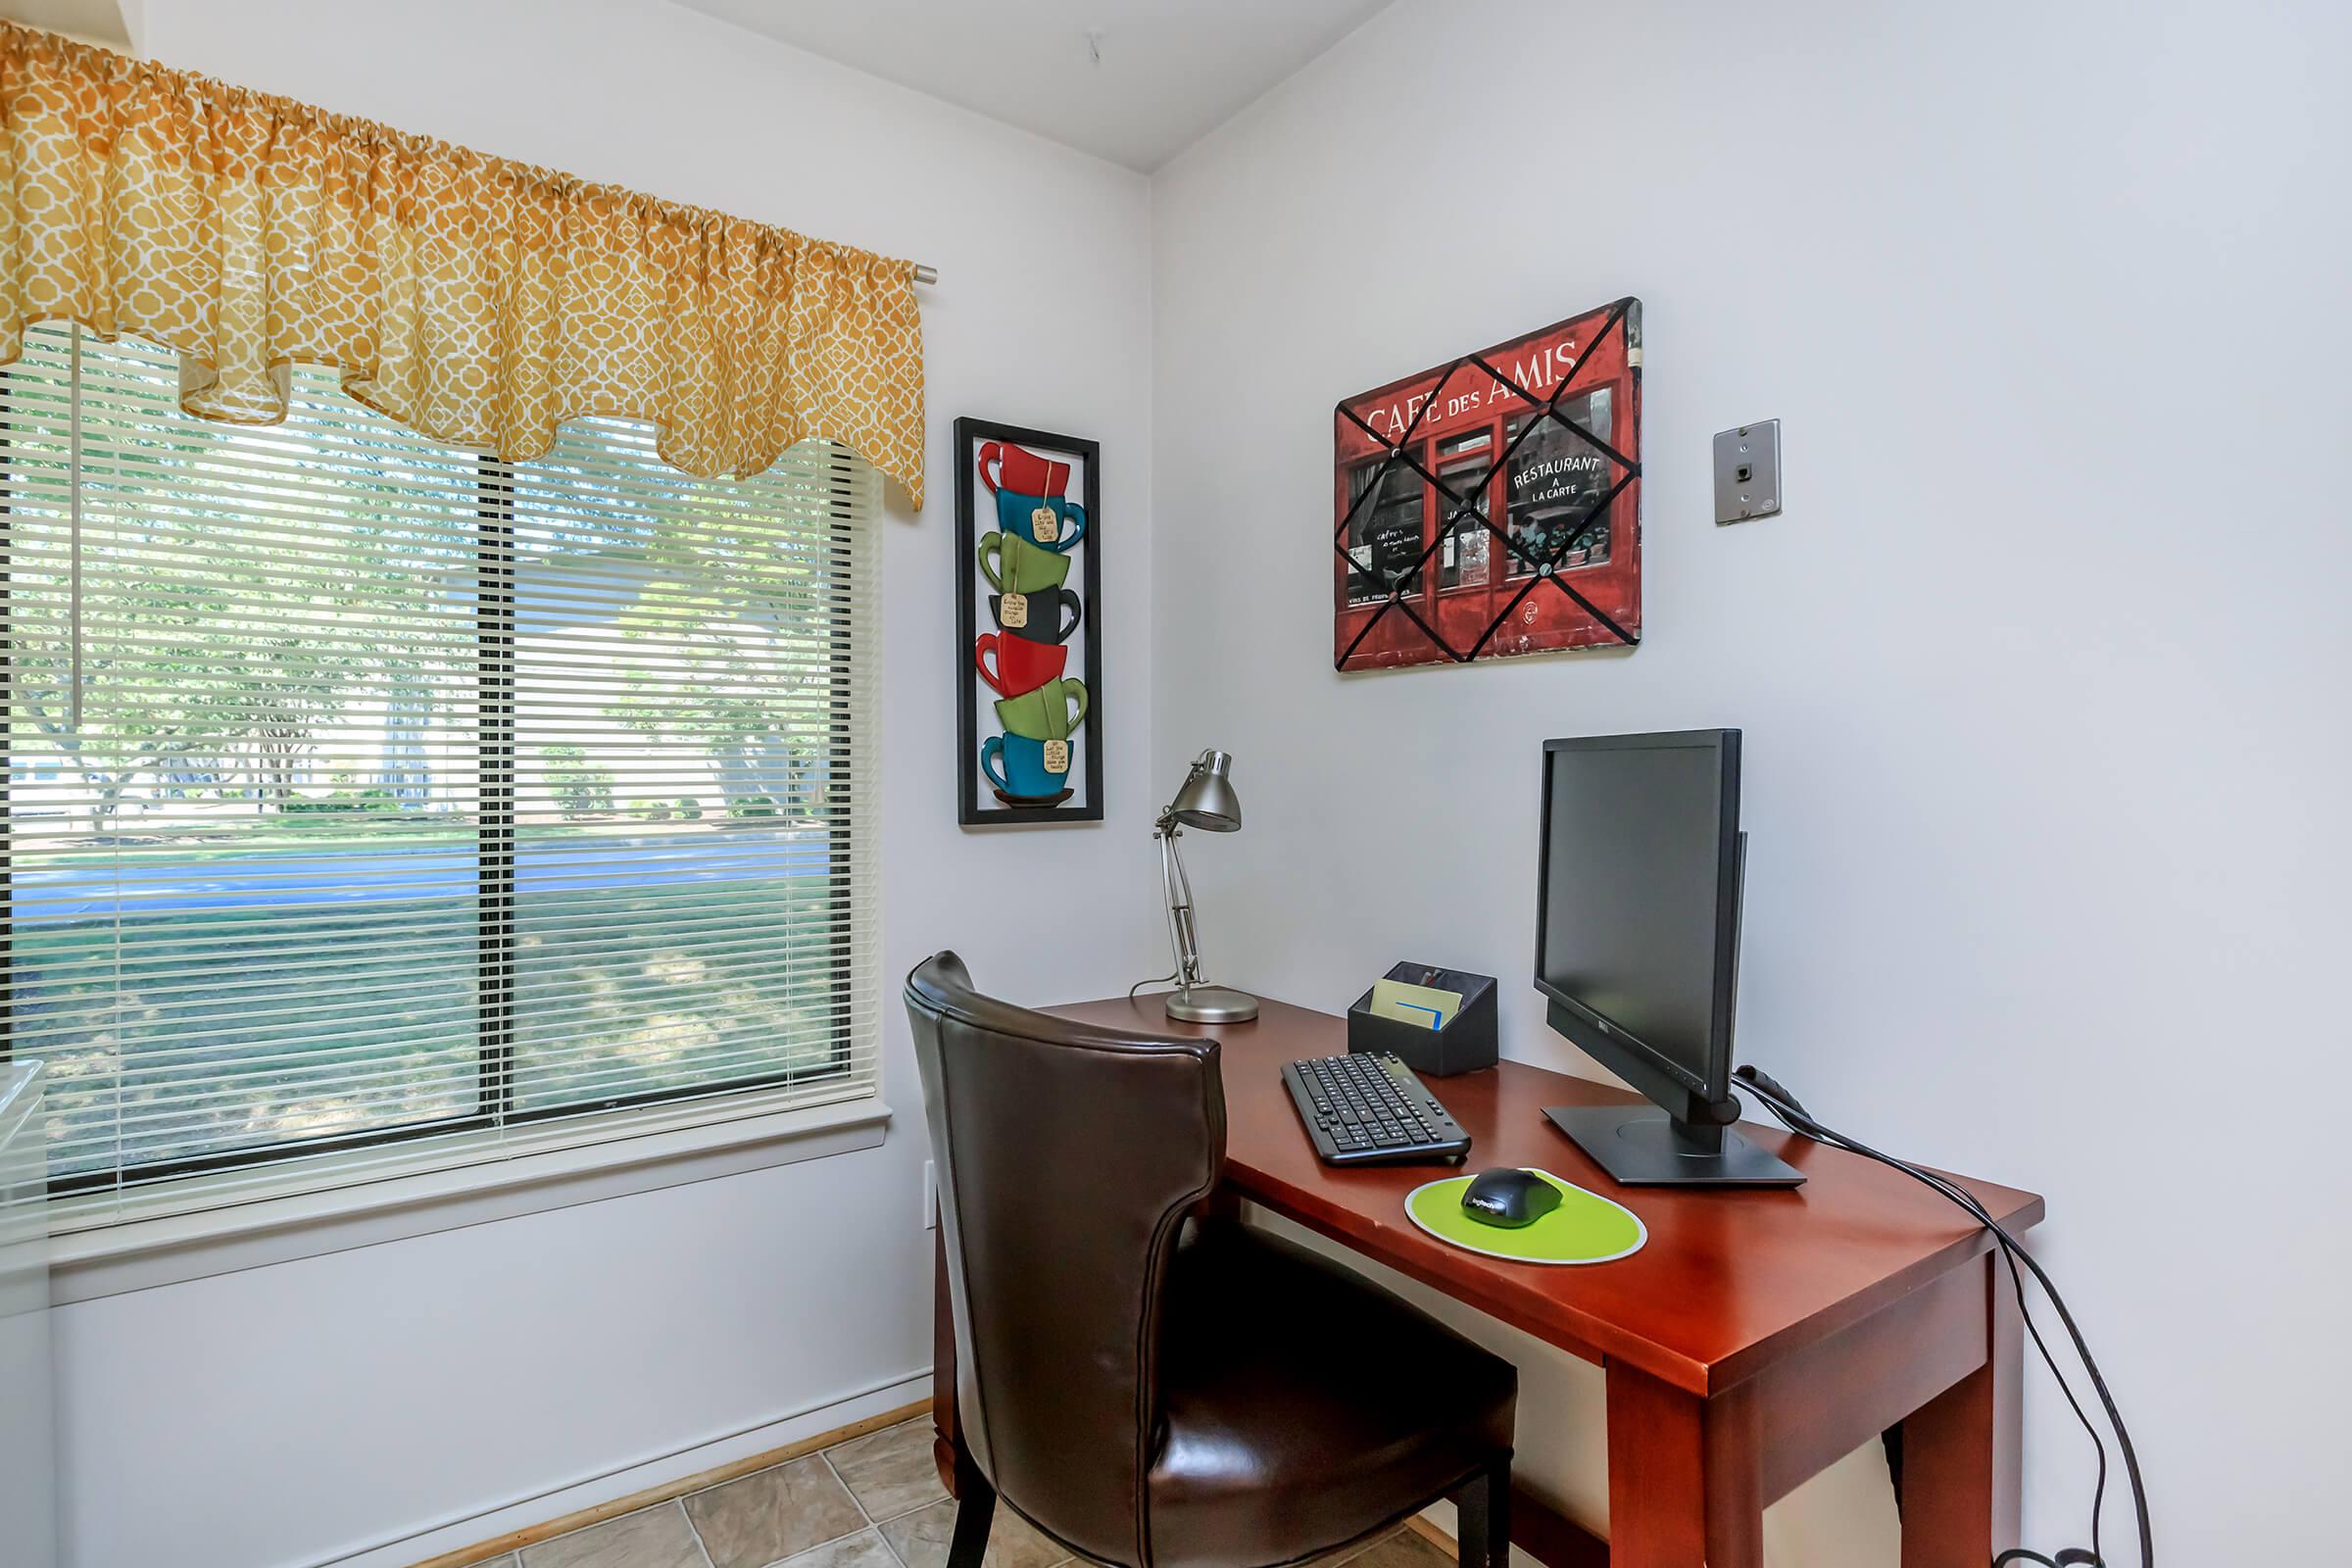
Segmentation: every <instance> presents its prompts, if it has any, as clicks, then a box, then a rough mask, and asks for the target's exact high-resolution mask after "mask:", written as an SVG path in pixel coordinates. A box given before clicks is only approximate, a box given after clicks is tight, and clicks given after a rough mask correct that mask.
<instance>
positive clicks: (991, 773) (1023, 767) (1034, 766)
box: [980, 735, 1070, 801]
mask: <svg viewBox="0 0 2352 1568" xmlns="http://www.w3.org/2000/svg"><path fill="white" fill-rule="evenodd" d="M980 771H981V772H983V773H985V774H987V775H988V781H989V782H990V783H991V784H994V785H995V786H996V787H997V788H998V789H999V790H1001V791H1002V792H1004V794H1005V796H1006V797H1007V798H1008V799H1011V800H1031V801H1044V800H1052V799H1054V797H1055V796H1057V795H1059V794H1060V793H1061V792H1062V791H1063V790H1064V789H1065V788H1067V787H1068V785H1069V781H1070V743H1069V742H1068V741H1066V740H1059V741H1041V740H1032V739H1031V738H1030V737H1028V736H1026V735H991V736H990V737H989V738H988V739H986V740H984V741H982V742H981V743H980Z"/></svg>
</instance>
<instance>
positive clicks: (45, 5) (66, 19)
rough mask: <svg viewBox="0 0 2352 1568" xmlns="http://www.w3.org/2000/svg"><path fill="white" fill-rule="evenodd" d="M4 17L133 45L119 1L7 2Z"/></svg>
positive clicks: (94, 39)
mask: <svg viewBox="0 0 2352 1568" xmlns="http://www.w3.org/2000/svg"><path fill="white" fill-rule="evenodd" d="M0 17H6V18H8V20H9V21H11V22H22V23H25V24H26V25H29V26H34V27H40V28H43V29H45V30H47V31H49V32H63V33H69V34H71V35H72V36H73V37H76V38H84V39H87V40H89V41H90V42H91V43H109V44H114V45H115V46H117V47H118V48H120V47H122V46H123V45H124V44H127V43H129V42H130V33H129V30H128V29H127V28H125V27H124V26H123V7H122V6H121V5H120V4H119V3H118V0H5V3H0Z"/></svg>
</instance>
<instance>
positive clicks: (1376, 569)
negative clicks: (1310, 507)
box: [1345, 459, 1423, 605]
mask: <svg viewBox="0 0 2352 1568" xmlns="http://www.w3.org/2000/svg"><path fill="white" fill-rule="evenodd" d="M1375 485H1378V486H1379V493H1378V494H1377V495H1374V496H1373V497H1372V498H1371V499H1370V500H1366V499H1365V492H1366V491H1368V490H1370V489H1372V487H1373V486H1375ZM1421 491H1422V485H1421V476H1420V475H1419V474H1417V473H1415V472H1414V471H1413V470H1412V469H1411V468H1408V467H1406V466H1404V465H1403V464H1401V463H1397V464H1390V463H1389V462H1388V461H1387V460H1386V459H1382V460H1381V461H1379V462H1375V463H1367V464H1364V465H1362V466H1358V467H1356V468H1355V469H1353V470H1352V471H1350V472H1349V474H1348V502H1349V504H1350V505H1351V506H1352V507H1353V509H1354V510H1353V511H1352V512H1351V513H1350V514H1349V515H1348V581H1347V586H1346V589H1345V592H1346V601H1345V603H1346V604H1348V605H1369V604H1378V603H1379V602H1380V601H1381V600H1384V599H1386V598H1388V597H1389V591H1390V589H1392V588H1394V587H1397V586H1400V585H1402V584H1404V583H1406V582H1407V581H1408V580H1409V579H1410V577H1411V576H1412V572H1413V564H1414V563H1415V562H1417V561H1419V560H1420V559H1421V515H1422V499H1423V498H1422V494H1421ZM1357 503H1361V504H1360V505H1357Z"/></svg>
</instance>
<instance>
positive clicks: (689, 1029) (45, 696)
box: [0, 327, 876, 1223]
mask: <svg viewBox="0 0 2352 1568" xmlns="http://www.w3.org/2000/svg"><path fill="white" fill-rule="evenodd" d="M177 385H178V368H177V365H176V362H175V360H174V359H173V358H172V356H171V355H169V354H165V353H162V352H159V351H156V350H152V349H148V348H145V347H142V346H138V345H134V344H129V343H124V344H121V345H101V344H99V343H97V342H95V341H94V340H92V339H90V338H89V337H87V336H86V335H82V334H77V333H75V332H73V330H72V329H69V328H61V327H45V328H41V329H39V330H37V331H35V332H34V333H32V334H31V337H30V341H29V343H28V346H27V350H26V353H25V358H24V359H23V361H22V362H21V363H20V364H18V365H17V366H15V367H12V368H9V369H8V370H6V371H5V372H0V485H4V486H5V492H4V493H0V506H4V507H5V515H4V516H0V525H4V526H0V539H4V543H5V562H4V576H0V590H4V598H0V639H4V641H5V655H6V660H7V667H6V674H7V706H6V710H5V722H6V730H5V735H4V737H0V738H4V741H5V745H6V749H7V756H8V772H7V796H6V801H5V808H6V812H5V822H6V845H5V848H6V858H5V865H4V868H0V874H4V875H5V883H4V884H0V892H4V893H5V903H4V904H0V917H4V923H0V944H4V948H0V976H4V978H5V993H4V994H0V1002H4V1004H5V1009H6V1010H5V1015H4V1022H5V1034H4V1035H0V1054H17V1055H24V1056H37V1057H40V1058H43V1059H45V1060H46V1061H47V1062H48V1063H49V1064H50V1068H51V1084H50V1088H49V1094H48V1103H49V1112H50V1120H51V1139H50V1157H51V1167H52V1173H53V1182H54V1186H55V1188H56V1190H57V1192H58V1193H59V1194H60V1195H61V1197H66V1198H70V1199H73V1200H74V1201H73V1202H69V1203H68V1204H66V1205H65V1217H66V1219H67V1221H68V1223H76V1222H78V1223H103V1222H104V1221H105V1220H106V1219H107V1218H108V1217H110V1216H111V1214H112V1213H113V1212H115V1209H116V1205H115V1204H114V1202H113V1200H114V1199H115V1198H116V1197H117V1196H118V1195H122V1194H126V1193H128V1192H130V1191H132V1190H134V1189H138V1190H142V1191H144V1190H147V1189H150V1188H152V1187H153V1185H154V1184H156V1183H160V1182H166V1181H170V1180H172V1179H173V1178H190V1177H201V1178H206V1180H204V1181H203V1182H201V1183H191V1182H187V1181H182V1182H180V1183H178V1184H177V1186H175V1187H174V1188H172V1189H170V1191H172V1192H191V1193H198V1194H202V1195H207V1196H203V1197H202V1198H201V1199H198V1198H191V1199H190V1200H189V1201H222V1200H221V1198H220V1195H221V1194H223V1193H235V1192H238V1191H241V1190H244V1189H242V1188H240V1183H241V1182H242V1183H245V1184H247V1186H249V1187H250V1186H254V1185H258V1184H259V1183H261V1182H263V1181H265V1180H266V1181H267V1182H268V1183H270V1186H271V1190H272V1191H274V1190H280V1189H282V1188H284V1187H285V1186H287V1185H289V1184H292V1185H297V1186H299V1185H302V1184H303V1183H305V1182H309V1183H312V1184H315V1185H322V1186H323V1185H336V1184H340V1183H343V1182H347V1181H350V1180H354V1179H357V1178H358V1176H359V1175H362V1174H368V1173H371V1172H373V1171H375V1170H378V1169H382V1168H385V1165H384V1163H383V1162H389V1161H400V1162H402V1165H401V1168H411V1167H413V1166H415V1165H416V1164H417V1163H419V1162H423V1163H431V1162H433V1161H436V1160H438V1161H443V1162H460V1161H465V1160H471V1159H482V1158H496V1157H500V1156H501V1155H502V1154H504V1153H507V1152H512V1151H513V1150H514V1149H515V1147H516V1138H517V1135H518V1134H519V1133H521V1132H522V1131H524V1130H526V1129H528V1130H532V1131H533V1132H534V1133H535V1134H536V1135H538V1136H540V1137H542V1138H544V1137H545V1136H549V1135H563V1134H565V1133H567V1132H568V1133H576V1135H577V1136H578V1137H580V1138H593V1137H595V1136H599V1134H598V1131H597V1129H598V1128H600V1127H608V1128H609V1127H610V1126H611V1125H612V1118H610V1117H605V1118H602V1119H595V1120H591V1119H581V1118H582V1117H583V1113H585V1112H601V1111H612V1110H615V1109H617V1108H619V1107H632V1106H641V1107H655V1106H665V1107H669V1108H671V1109H673V1110H675V1111H677V1112H679V1113H681V1114H686V1115H691V1116H701V1117H711V1116H722V1115H733V1114H744V1113H748V1112H749V1110H751V1109H755V1108H757V1109H769V1108H779V1107H782V1106H787V1105H792V1104H798V1103H814V1102H817V1101H822V1100H831V1099H841V1098H847V1097H851V1096H858V1095H867V1094H871V1093H872V1092H873V1088H874V1083H875V1000H874V997H873V995H872V992H873V989H874V988H873V987H872V985H871V984H870V983H869V981H868V978H867V976H868V970H869V969H870V958H871V950H872V940H873V935H874V923H875V922H874V917H873V912H872V905H871V900H870V898H869V892H870V889H871V885H872V876H871V871H870V867H871V865H872V863H873V860H872V857H873V849H874V846H873V822H872V816H871V812H870V802H871V800H872V798H873V788H872V778H871V770H872V765H873V748H872V744H871V740H870V734H869V728H868V726H869V721H870V718H871V711H872V707H873V698H872V691H873V687H872V679H871V675H870V673H869V670H868V663H869V661H870V658H871V653H872V648H871V642H872V639H871V636H870V634H869V631H868V625H869V621H870V615H871V608H870V605H871V598H872V593H871V590H872V581H871V579H872V576H873V572H872V569H871V548H872V546H871V535H872V529H871V527H870V517H871V513H872V511H873V508H874V505H875V490H876V481H875V479H874V476H873V474H872V472H871V470H870V469H868V468H867V467H866V466H865V465H864V464H863V463H861V462H860V461H858V459H856V458H854V457H853V456H851V455H850V454H849V453H847V452H846V451H844V450H842V449H840V448H837V447H833V446H830V445H826V444H822V443H814V442H810V443H804V444H803V445H802V446H800V447H797V448H795V449H794V450H793V451H792V452H790V453H788V454H787V455H786V457H785V458H784V459H783V460H782V461H780V462H779V463H778V464H777V466H775V467H774V468H773V469H772V470H770V471H769V472H767V473H765V474H761V475H759V476H757V477H756V478H753V479H751V480H748V481H744V482H740V483H738V482H733V481H724V480H721V481H705V480H697V479H693V478H691V477H688V476H687V475H684V474H681V473H679V472H677V471H676V470H675V469H672V468H670V467H668V466H666V465H664V464H662V462H661V461H660V459H659V458H658V457H657V456H656V454H655V450H654V442H653V434H652V432H651V431H650V430H649V429H648V428H646V427H644V426H642V425H635V424H630V423H625V422H621V421H615V420H592V421H583V422H581V423H579V424H577V425H575V426H572V427H570V428H567V429H566V430H565V432H564V436H563V439H562V442H561V444H560V445H559V446H558V448H557V449H556V450H555V451H554V452H552V453H550V454H549V455H548V456H547V457H546V458H544V459H542V460H540V461H538V462H535V463H531V464H523V465H507V464H501V463H498V462H495V461H492V460H488V459H479V458H475V457H473V456H472V455H470V454H466V453H459V452H453V451H450V450H448V449H445V448H441V447H437V446H434V445H432V444H430V443H428V442H426V441H424V440H423V439H422V438H420V437H417V436H413V435H411V434H409V433H408V432H407V431H405V430H403V429H401V428H400V427H398V426H396V425H394V424H393V423H391V422H390V421H388V420H385V419H383V418H380V417H376V416H374V415H372V414H370V413H368V412H367V411H366V410H363V409H361V408H359V407H358V406H356V405H355V404H353V403H351V402H350V401H348V400H347V399H345V398H344V397H343V396H342V395H341V393H340V392H339V391H338V390H337V389H336V386H335V382H334V379H333V377H332V376H331V375H328V374H325V373H318V372H307V371H302V370H297V371H295V372H294V406H293V409H292V412H291V414H290V416H289V417H288V418H287V420H286V422H285V423H284V424H283V425H281V426H276V427H271V428H237V427H231V426H225V425H219V424H210V423H204V422H201V421H198V420H195V419H192V418H190V417H186V416H185V415H183V414H181V413H180V412H179V411H178V408H177V406H176V401H175V398H176V392H177ZM321 1156H331V1157H321ZM84 1216H86V1217H84Z"/></svg>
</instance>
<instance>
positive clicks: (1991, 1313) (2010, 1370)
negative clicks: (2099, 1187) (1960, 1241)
mask: <svg viewBox="0 0 2352 1568" xmlns="http://www.w3.org/2000/svg"><path fill="white" fill-rule="evenodd" d="M1985 1270H1986V1275H1985V1289H1986V1291H1987V1293H1988V1296H1989V1299H1988V1303H1987V1304H1988V1307H1989V1310H1988V1311H1987V1312H1986V1314H1985V1316H1986V1321H1987V1323H1988V1325H1989V1328H1988V1339H1989V1343H1988V1345H1987V1347H1986V1349H1987V1352H1988V1353H1987V1354H1986V1356H1985V1364H1984V1365H1983V1366H1981V1367H1979V1368H1977V1369H1976V1370H1975V1371H1974V1372H1971V1373H1970V1374H1969V1375H1968V1376H1966V1377H1964V1378H1962V1379H1961V1380H1960V1381H1959V1382H1957V1383H1955V1384H1953V1385H1952V1386H1951V1387H1950V1388H1948V1389H1946V1390H1944V1391H1943V1392H1942V1393H1941V1394H1939V1395H1937V1396H1936V1397H1935V1398H1933V1399H1930V1400H1929V1401H1928V1402H1927V1403H1926V1404H1923V1405H1921V1406H1920V1407H1919V1408H1918V1409H1917V1410H1915V1411H1913V1412H1912V1413H1911V1414H1910V1415H1908V1416H1906V1417H1904V1418H1903V1494H1902V1504H1903V1565H1902V1568H1984V1565H1985V1563H1987V1562H1989V1561H1991V1560H1992V1558H1993V1556H1994V1555H1995V1554H1996V1553H1998V1552H2003V1551H2006V1550H2008V1549H2009V1548H2010V1547H2011V1546H2014V1545H2016V1544H2018V1539H2017V1538H2018V1532H2019V1529H2020V1524H2019V1518H2018V1507H2019V1475H2020V1470H2021V1453H2022V1451H2023V1441H2022V1440H2023V1431H2022V1427H2021V1419H2022V1415H2023V1411H2022V1408H2021V1400H2020V1397H2019V1396H2020V1385H2021V1382H2022V1379H2023V1377H2024V1374H2025V1324H2024V1321H2023V1319H2021V1318H2020V1317H2019V1316H2018V1310H2017V1294H2016V1292H2015V1291H2014V1290H2013V1289H2012V1288H2011V1285H2010V1281H2009V1270H2008V1268H2007V1267H2006V1266H2005V1265H2004V1264H2003V1263H2002V1262H2001V1260H2000V1259H1999V1257H1998V1256H1988V1257H1986V1258H1985Z"/></svg>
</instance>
